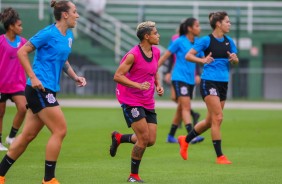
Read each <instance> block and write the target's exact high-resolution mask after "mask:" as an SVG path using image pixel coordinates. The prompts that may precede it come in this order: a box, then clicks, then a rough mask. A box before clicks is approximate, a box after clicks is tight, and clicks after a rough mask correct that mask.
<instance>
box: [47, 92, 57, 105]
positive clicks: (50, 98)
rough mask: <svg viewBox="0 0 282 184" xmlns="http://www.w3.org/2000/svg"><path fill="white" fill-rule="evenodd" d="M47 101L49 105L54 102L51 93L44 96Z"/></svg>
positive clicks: (54, 99)
mask: <svg viewBox="0 0 282 184" xmlns="http://www.w3.org/2000/svg"><path fill="white" fill-rule="evenodd" d="M46 98H47V101H48V102H49V103H51V104H53V103H55V102H56V98H55V97H54V95H53V94H52V93H48V95H46Z"/></svg>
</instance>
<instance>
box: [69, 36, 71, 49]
mask: <svg viewBox="0 0 282 184" xmlns="http://www.w3.org/2000/svg"><path fill="white" fill-rule="evenodd" d="M71 46H72V38H69V47H70V48H71Z"/></svg>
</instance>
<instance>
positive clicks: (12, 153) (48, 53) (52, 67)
mask: <svg viewBox="0 0 282 184" xmlns="http://www.w3.org/2000/svg"><path fill="white" fill-rule="evenodd" d="M51 7H53V8H54V16H55V19H56V23H55V24H52V25H49V26H47V27H46V28H44V29H43V30H41V31H39V32H38V33H37V34H36V35H35V36H33V37H32V38H31V39H30V40H29V41H28V42H27V43H26V44H25V45H24V46H23V47H22V48H21V49H20V50H19V51H18V57H19V59H20V62H21V64H22V65H23V67H24V69H25V71H26V73H27V75H28V77H29V78H28V81H27V85H26V89H25V96H26V99H27V104H28V110H27V114H26V121H25V125H24V128H23V131H22V133H21V134H20V135H19V136H18V137H17V138H16V140H15V141H14V142H13V144H12V145H11V146H10V148H9V150H8V152H7V154H6V155H5V156H4V158H3V160H2V162H1V164H0V184H3V183H4V182H5V177H4V176H5V174H6V173H7V171H8V170H9V168H10V167H11V165H12V164H13V163H14V162H15V161H16V160H17V159H18V158H19V157H20V155H21V154H22V153H23V152H24V151H25V150H26V148H27V146H28V144H29V143H30V142H31V141H32V140H33V139H34V138H35V137H36V136H37V134H38V133H39V132H40V131H41V130H42V128H43V127H44V126H46V127H47V128H48V129H49V130H50V132H51V136H50V138H49V140H48V143H47V145H46V154H45V158H46V161H45V175H44V179H43V181H42V183H43V184H58V183H59V182H58V180H57V179H56V178H55V168H56V161H57V159H58V156H59V153H60V150H61V145H62V142H63V139H64V137H65V135H66V131H67V125H66V120H65V118H64V114H63V112H62V110H61V108H60V106H59V103H58V101H57V99H56V92H57V91H59V90H60V84H59V81H60V74H61V71H62V70H64V72H65V73H66V74H68V76H69V77H70V78H72V79H73V80H74V81H75V82H76V83H77V85H78V86H85V85H86V80H85V78H83V77H79V76H77V75H76V73H75V72H74V71H73V69H72V68H71V66H70V64H69V62H68V56H69V54H70V52H71V47H72V41H73V34H72V32H71V30H70V28H74V27H75V26H76V20H77V19H78V18H79V15H78V13H77V10H76V6H75V5H74V4H73V3H72V2H70V1H58V2H56V1H55V0H52V1H51ZM34 50H36V54H35V58H34V62H33V67H32V68H31V65H30V62H29V58H28V54H29V53H31V52H32V51H34ZM26 182H27V181H26Z"/></svg>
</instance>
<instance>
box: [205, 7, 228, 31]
mask: <svg viewBox="0 0 282 184" xmlns="http://www.w3.org/2000/svg"><path fill="white" fill-rule="evenodd" d="M226 16H228V14H227V13H226V12H225V11H220V12H215V13H210V14H209V21H210V25H211V27H212V29H215V28H216V23H217V22H222V20H223V19H224V18H225V17H226Z"/></svg>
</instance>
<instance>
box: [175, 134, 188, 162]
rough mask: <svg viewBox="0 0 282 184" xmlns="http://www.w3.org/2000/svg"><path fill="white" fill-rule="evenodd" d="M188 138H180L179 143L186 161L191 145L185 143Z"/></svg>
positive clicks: (181, 153)
mask: <svg viewBox="0 0 282 184" xmlns="http://www.w3.org/2000/svg"><path fill="white" fill-rule="evenodd" d="M185 139H186V136H184V135H182V136H179V137H178V143H179V146H180V151H179V153H180V155H181V157H182V158H183V159H184V160H187V159H188V146H189V144H188V143H187V142H186V141H185Z"/></svg>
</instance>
